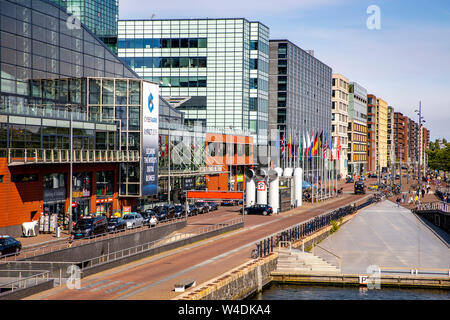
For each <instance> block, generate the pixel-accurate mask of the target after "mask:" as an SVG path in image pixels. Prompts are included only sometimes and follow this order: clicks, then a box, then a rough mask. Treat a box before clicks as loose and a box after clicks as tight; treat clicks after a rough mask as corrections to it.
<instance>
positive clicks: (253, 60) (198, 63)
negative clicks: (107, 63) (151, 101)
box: [118, 18, 269, 145]
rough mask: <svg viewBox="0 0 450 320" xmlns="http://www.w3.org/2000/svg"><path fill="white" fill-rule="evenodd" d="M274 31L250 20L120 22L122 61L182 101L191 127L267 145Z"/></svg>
mask: <svg viewBox="0 0 450 320" xmlns="http://www.w3.org/2000/svg"><path fill="white" fill-rule="evenodd" d="M268 44H269V28H268V27H266V26H264V25H263V24H262V23H260V22H251V21H248V20H246V19H242V18H239V19H186V20H180V19H173V20H123V21H119V50H118V52H119V56H120V57H121V58H122V60H123V61H124V62H125V63H127V64H128V65H129V66H130V67H131V68H132V69H133V70H134V71H135V72H136V73H137V74H139V75H140V76H141V77H143V78H144V79H148V80H151V81H154V82H156V83H159V84H160V85H161V95H162V96H163V97H165V98H167V100H169V101H173V100H176V102H177V103H176V107H177V109H180V110H182V111H183V112H184V113H185V122H186V124H193V123H194V122H199V121H200V122H202V123H203V125H204V126H206V127H213V128H231V129H233V130H240V131H242V132H250V134H251V135H252V136H253V137H254V143H255V144H257V145H265V144H267V139H268V138H267V136H268V134H267V129H268V63H269V46H268Z"/></svg>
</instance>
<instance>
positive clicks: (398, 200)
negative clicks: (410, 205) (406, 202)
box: [397, 197, 401, 207]
mask: <svg viewBox="0 0 450 320" xmlns="http://www.w3.org/2000/svg"><path fill="white" fill-rule="evenodd" d="M400 201H401V199H400V197H398V198H397V207H400Z"/></svg>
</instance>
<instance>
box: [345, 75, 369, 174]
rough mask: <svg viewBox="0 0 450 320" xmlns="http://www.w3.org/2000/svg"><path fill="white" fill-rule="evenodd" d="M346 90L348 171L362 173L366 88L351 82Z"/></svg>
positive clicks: (364, 165) (365, 151)
mask: <svg viewBox="0 0 450 320" xmlns="http://www.w3.org/2000/svg"><path fill="white" fill-rule="evenodd" d="M348 92H349V99H348V131H347V133H348V172H349V174H355V175H362V174H363V173H364V172H365V171H366V163H367V90H366V89H365V88H364V87H362V86H361V85H359V84H358V83H356V82H351V83H350V84H349V89H348Z"/></svg>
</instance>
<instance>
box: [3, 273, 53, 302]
mask: <svg viewBox="0 0 450 320" xmlns="http://www.w3.org/2000/svg"><path fill="white" fill-rule="evenodd" d="M5 272H6V273H8V275H9V274H11V271H0V274H1V273H5ZM13 272H15V273H18V279H15V280H13V281H10V282H7V283H0V288H1V289H6V290H7V291H6V292H3V293H0V297H1V296H2V295H6V294H8V293H10V292H12V291H14V290H18V289H25V288H28V287H32V286H35V285H38V284H39V283H41V282H46V281H49V280H50V272H49V271H43V272H38V271H37V272H38V273H36V274H34V275H31V276H28V277H22V273H30V271H29V270H14V271H13Z"/></svg>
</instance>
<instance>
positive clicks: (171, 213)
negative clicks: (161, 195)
mask: <svg viewBox="0 0 450 320" xmlns="http://www.w3.org/2000/svg"><path fill="white" fill-rule="evenodd" d="M164 208H165V209H166V211H167V219H173V218H175V205H173V204H165V205H164Z"/></svg>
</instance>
